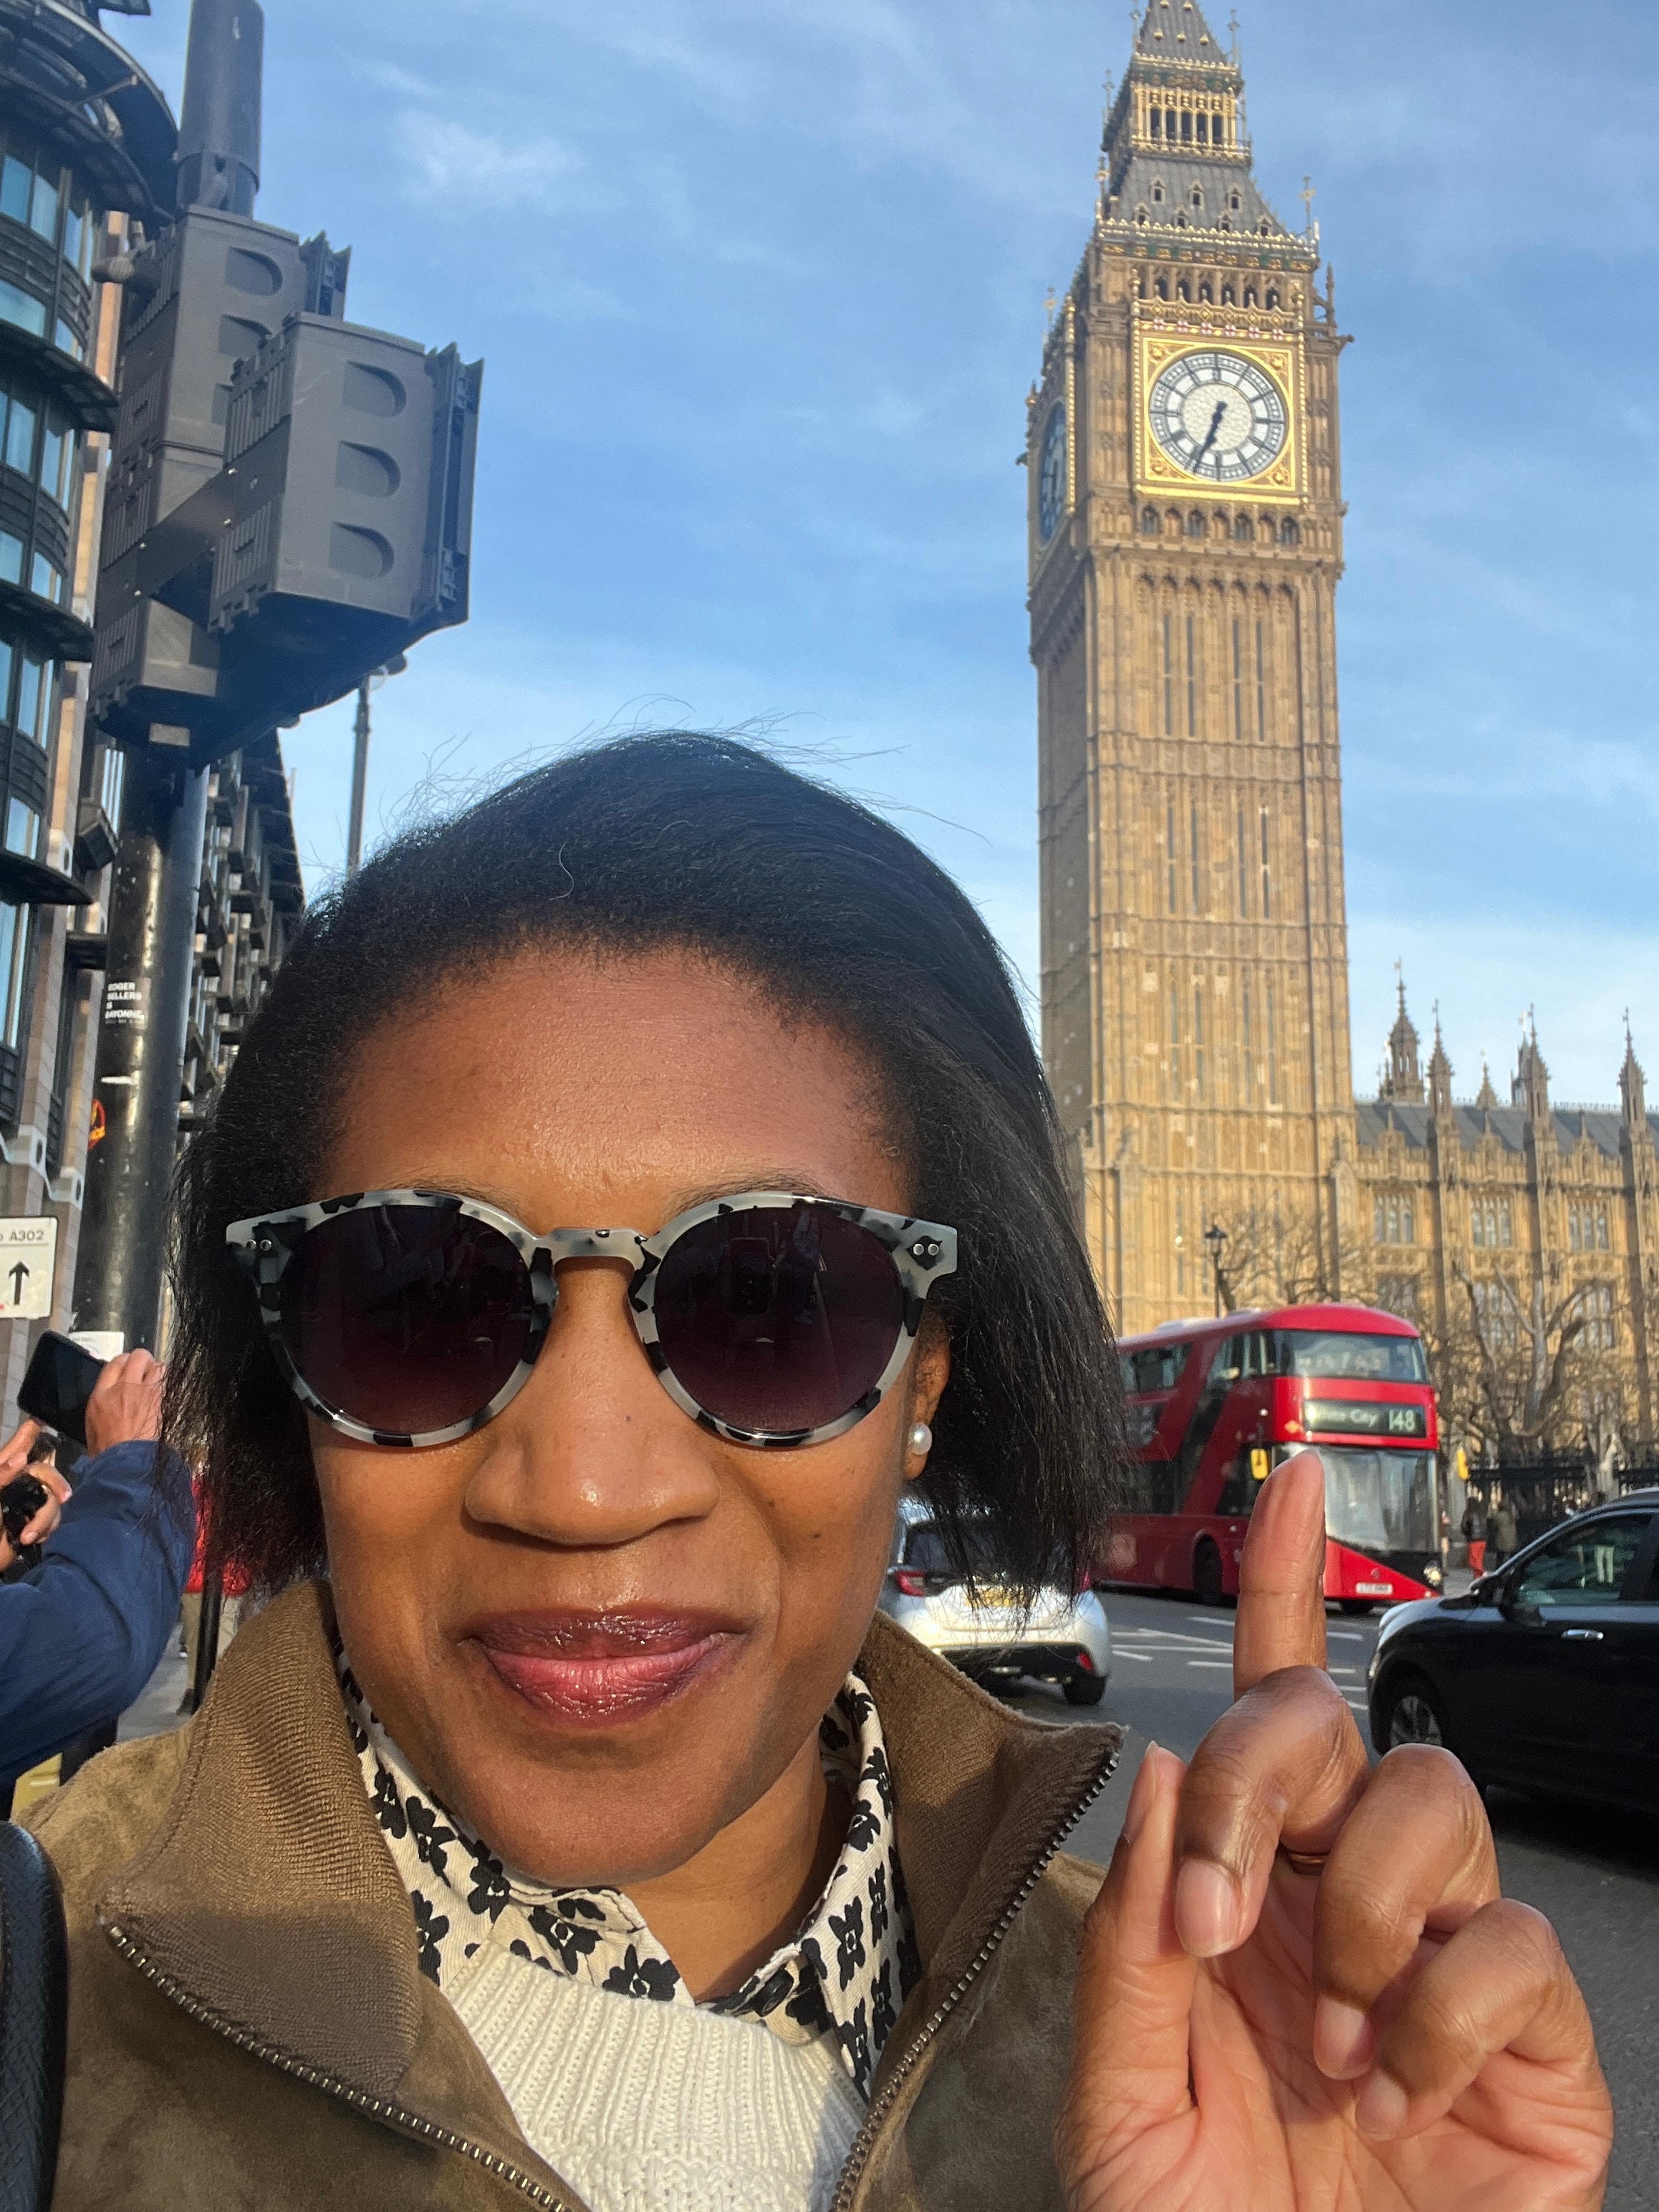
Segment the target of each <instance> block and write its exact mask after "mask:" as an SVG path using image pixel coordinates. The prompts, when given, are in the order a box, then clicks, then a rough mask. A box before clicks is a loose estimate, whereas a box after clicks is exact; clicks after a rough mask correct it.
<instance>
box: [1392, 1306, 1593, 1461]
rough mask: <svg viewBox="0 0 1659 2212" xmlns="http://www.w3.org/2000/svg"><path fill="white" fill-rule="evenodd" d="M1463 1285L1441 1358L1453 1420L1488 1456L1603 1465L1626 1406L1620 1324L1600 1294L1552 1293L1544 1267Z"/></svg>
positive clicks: (1446, 1412)
mask: <svg viewBox="0 0 1659 2212" xmlns="http://www.w3.org/2000/svg"><path fill="white" fill-rule="evenodd" d="M1454 1280H1455V1288H1456V1295H1454V1296H1452V1297H1449V1301H1448V1304H1449V1311H1448V1314H1447V1326H1446V1330H1445V1334H1444V1340H1443V1342H1442V1343H1441V1344H1440V1345H1439V1346H1437V1348H1436V1349H1437V1358H1434V1365H1435V1368H1436V1370H1437V1371H1436V1375H1435V1380H1436V1383H1437V1386H1438V1387H1439V1389H1440V1391H1441V1399H1442V1414H1443V1418H1446V1417H1448V1416H1450V1417H1451V1418H1452V1419H1455V1420H1456V1421H1457V1424H1458V1425H1459V1426H1460V1427H1461V1428H1462V1431H1463V1432H1464V1434H1465V1435H1466V1436H1467V1437H1468V1441H1469V1443H1470V1444H1471V1445H1473V1446H1474V1448H1475V1449H1477V1450H1479V1451H1480V1452H1482V1453H1487V1452H1494V1451H1495V1452H1496V1453H1497V1454H1498V1455H1500V1456H1502V1457H1504V1458H1509V1457H1516V1458H1522V1459H1524V1458H1530V1457H1534V1456H1536V1455H1540V1454H1541V1453H1544V1452H1547V1451H1559V1450H1582V1451H1583V1452H1584V1454H1585V1455H1586V1456H1587V1458H1589V1459H1590V1460H1592V1461H1597V1460H1600V1459H1601V1457H1602V1456H1603V1455H1604V1454H1605V1453H1606V1452H1607V1450H1608V1449H1609V1447H1610V1446H1611V1445H1612V1444H1613V1443H1615V1442H1616V1437H1617V1431H1618V1430H1619V1427H1620V1422H1621V1419H1622V1411H1623V1405H1622V1393H1621V1389H1620V1380H1621V1376H1620V1361H1619V1358H1618V1357H1617V1354H1616V1352H1615V1351H1614V1348H1613V1328H1614V1326H1615V1323H1614V1321H1613V1316H1612V1315H1611V1314H1610V1313H1609V1314H1607V1315H1602V1314H1601V1313H1599V1312H1597V1311H1595V1310H1593V1309H1592V1308H1591V1306H1590V1304H1589V1300H1590V1298H1591V1297H1592V1296H1593V1294H1594V1293H1593V1288H1592V1286H1590V1285H1582V1284H1576V1283H1575V1284H1562V1283H1560V1282H1559V1281H1558V1282H1556V1283H1553V1284H1547V1283H1546V1281H1545V1279H1544V1275H1543V1273H1541V1272H1540V1271H1539V1270H1538V1269H1537V1268H1536V1267H1531V1268H1528V1271H1527V1273H1525V1274H1524V1275H1516V1274H1515V1273H1510V1272H1509V1271H1507V1270H1504V1269H1498V1271H1496V1272H1495V1273H1491V1274H1483V1275H1481V1276H1479V1277H1475V1276H1472V1275H1470V1274H1469V1273H1468V1272H1467V1271H1466V1270H1465V1269H1464V1268H1462V1267H1456V1268H1455V1270H1454Z"/></svg>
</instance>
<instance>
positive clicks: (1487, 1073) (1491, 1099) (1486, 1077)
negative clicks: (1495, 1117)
mask: <svg viewBox="0 0 1659 2212" xmlns="http://www.w3.org/2000/svg"><path fill="white" fill-rule="evenodd" d="M1474 1103H1475V1104H1476V1105H1477V1106H1479V1107H1480V1108H1482V1109H1489V1108H1491V1107H1493V1106H1495V1105H1496V1104H1497V1103H1498V1093H1497V1092H1496V1091H1494V1090H1493V1089H1492V1070H1491V1068H1490V1067H1488V1066H1487V1065H1486V1054H1485V1053H1484V1052H1483V1053H1482V1054H1481V1055H1480V1092H1479V1094H1478V1095H1477V1097H1476V1098H1475V1102H1474Z"/></svg>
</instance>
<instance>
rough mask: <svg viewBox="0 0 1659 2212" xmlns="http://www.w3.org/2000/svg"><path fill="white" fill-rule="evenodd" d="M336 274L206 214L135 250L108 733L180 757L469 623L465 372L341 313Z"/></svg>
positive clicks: (469, 367)
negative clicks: (138, 251)
mask: <svg viewBox="0 0 1659 2212" xmlns="http://www.w3.org/2000/svg"><path fill="white" fill-rule="evenodd" d="M346 263H347V257H346V256H344V255H343V254H337V253H335V252H332V250H331V248H330V247H329V246H328V244H327V241H326V240H324V239H315V240H311V241H309V242H308V243H307V245H305V246H301V243H300V241H299V240H298V239H297V238H296V237H295V236H294V235H293V234H291V233H289V232H287V231H279V230H275V229H273V228H270V226H269V225H267V224H263V223H256V222H252V220H251V219H249V218H247V217H246V216H228V215H226V214H224V213H222V211H220V210H207V209H192V210H190V211H189V212H187V213H186V214H185V215H184V216H181V218H180V220H179V222H178V224H177V225H176V226H175V228H173V230H172V231H171V232H169V233H168V234H167V238H166V239H165V240H162V241H161V243H159V244H158V245H157V246H154V247H150V248H147V249H146V250H145V252H144V253H143V254H141V255H139V256H137V257H136V258H135V260H134V263H133V266H132V272H131V275H130V276H128V280H127V281H128V288H129V289H128V298H129V307H128V317H129V320H128V326H127V336H126V351H125V356H124V367H125V392H124V397H123V400H122V406H121V413H120V417H119V420H118V425H117V428H116V435H115V441H114V455H113V460H112V473H111V483H110V489H109V493H108V495H107V501H106V509H105V524H104V554H103V569H102V574H101V575H100V584H99V599H98V646H97V654H96V658H95V659H94V665H93V676H92V701H91V703H92V712H93V714H94V718H95V719H96V720H97V721H98V722H99V724H100V726H101V727H102V728H103V729H104V730H105V731H106V732H107V733H108V734H109V735H111V736H112V737H115V738H119V739H121V740H122V741H124V742H125V743H126V744H144V743H149V744H161V745H166V746H172V747H178V748H180V749H181V750H187V752H188V757H189V758H190V759H191V762H192V763H194V764H196V765H198V766H199V765H200V764H202V763H204V762H207V761H210V760H213V759H215V758H216V757H219V756H220V755H221V754H223V753H226V752H229V751H233V750H235V749H236V748H237V747H238V746H240V745H242V744H246V743H247V742H248V741H249V740H250V739H251V738H256V737H258V736H261V735H263V734H264V732H265V731H267V730H269V729H270V728H271V727H272V726H274V725H276V724H278V723H283V722H287V721H289V720H293V719H294V718H295V717H296V716H298V715H300V714H306V713H307V712H309V710H310V709H311V708H314V707H320V706H325V705H326V704H327V703H328V702H330V701H331V700H334V699H338V698H342V697H343V696H345V694H346V693H348V692H349V691H351V690H355V689H356V686H357V684H359V683H360V682H361V680H362V677H363V675H364V674H365V673H366V671H368V670H370V669H373V668H376V667H380V666H382V665H385V663H386V661H388V660H389V659H392V656H393V655H394V654H396V653H401V652H404V651H406V650H407V649H408V647H410V645H412V644H414V643H415V641H416V640H417V639H419V638H422V637H424V636H425V635H427V634H428V632H429V631H431V630H434V629H439V628H441V627H444V626H446V625H447V624H450V623H459V622H465V619H466V615H467V567H468V559H469V555H470V550H471V512H472V479H473V471H474V464H475V459H476V453H477V410H478V395H479V387H480V384H481V381H482V377H483V364H482V363H481V362H472V363H471V364H464V363H463V362H461V361H460V359H459V356H458V354H457V353H456V350H455V349H454V348H453V346H452V347H450V348H448V349H447V350H446V351H444V352H442V353H437V354H428V353H427V352H425V351H424V350H423V349H422V348H421V347H420V346H418V345H416V344H415V343H412V342H410V340H408V339H404V338H397V337H388V336H386V334H385V333H384V332H381V331H368V330H361V329H357V328H356V327H354V326H353V325H350V324H348V323H346V322H344V321H343V320H341V319H339V316H340V313H341V311H342V310H343V304H344V283H345V270H346ZM319 307H323V308H325V309H326V310H330V311H331V312H324V313H318V312H317V309H318V308H319Z"/></svg>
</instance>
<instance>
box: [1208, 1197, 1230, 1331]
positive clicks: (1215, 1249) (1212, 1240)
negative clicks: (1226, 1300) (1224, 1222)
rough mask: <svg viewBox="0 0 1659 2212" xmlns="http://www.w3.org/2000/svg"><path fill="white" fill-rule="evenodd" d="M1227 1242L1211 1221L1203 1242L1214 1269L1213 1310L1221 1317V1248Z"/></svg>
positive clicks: (1223, 1234)
mask: <svg viewBox="0 0 1659 2212" xmlns="http://www.w3.org/2000/svg"><path fill="white" fill-rule="evenodd" d="M1226 1241H1227V1232H1226V1231H1225V1229H1224V1228H1223V1227H1222V1226H1221V1224H1220V1223H1219V1222H1218V1221H1212V1223H1211V1224H1210V1225H1209V1227H1208V1228H1207V1229H1206V1231H1205V1232H1204V1242H1205V1243H1206V1244H1207V1245H1208V1246H1209V1248H1210V1265H1211V1266H1212V1267H1213V1268H1214V1269H1215V1310H1216V1317H1217V1319H1218V1320H1219V1319H1220V1316H1221V1248H1222V1246H1223V1245H1224V1244H1225V1243H1226Z"/></svg>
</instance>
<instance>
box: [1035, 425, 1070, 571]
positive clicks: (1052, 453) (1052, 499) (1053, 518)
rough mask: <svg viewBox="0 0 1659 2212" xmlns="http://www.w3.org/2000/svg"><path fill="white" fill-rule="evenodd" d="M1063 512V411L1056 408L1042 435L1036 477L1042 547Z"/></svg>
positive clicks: (1064, 441) (1046, 542) (1064, 439)
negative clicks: (1040, 465) (1039, 461)
mask: <svg viewBox="0 0 1659 2212" xmlns="http://www.w3.org/2000/svg"><path fill="white" fill-rule="evenodd" d="M1065 512H1066V410H1065V409H1064V408H1063V407H1056V408H1055V410H1054V413H1053V414H1052V415H1051V416H1049V417H1048V428H1047V429H1046V430H1045V431H1044V432H1043V434H1042V469H1041V471H1040V473H1039V475H1038V477H1037V528H1038V529H1039V530H1040V531H1041V532H1042V542H1043V544H1045V545H1046V544H1048V540H1049V539H1050V538H1052V537H1053V536H1054V532H1055V531H1056V530H1058V529H1059V527H1060V516H1061V515H1062V514H1064V513H1065Z"/></svg>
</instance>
